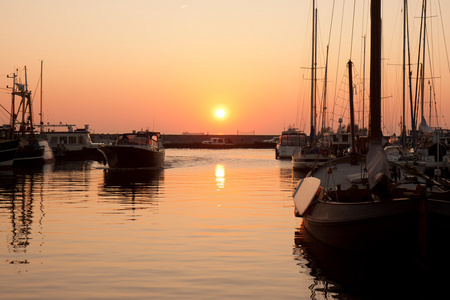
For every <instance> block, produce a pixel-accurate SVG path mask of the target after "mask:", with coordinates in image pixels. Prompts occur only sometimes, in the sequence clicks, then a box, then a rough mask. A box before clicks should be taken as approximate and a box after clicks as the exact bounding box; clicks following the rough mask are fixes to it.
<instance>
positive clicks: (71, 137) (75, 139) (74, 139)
mask: <svg viewBox="0 0 450 300" xmlns="http://www.w3.org/2000/svg"><path fill="white" fill-rule="evenodd" d="M76 143H77V137H76V136H69V144H76Z"/></svg>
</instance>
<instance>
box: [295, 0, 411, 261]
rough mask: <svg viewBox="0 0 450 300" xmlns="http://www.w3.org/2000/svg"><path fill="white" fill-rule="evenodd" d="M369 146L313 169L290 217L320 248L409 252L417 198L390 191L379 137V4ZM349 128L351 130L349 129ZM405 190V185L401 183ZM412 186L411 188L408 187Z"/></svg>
mask: <svg viewBox="0 0 450 300" xmlns="http://www.w3.org/2000/svg"><path fill="white" fill-rule="evenodd" d="M371 13H372V17H371V22H372V23H371V24H372V25H371V48H372V50H371V70H370V73H371V76H370V77H371V82H370V94H371V98H370V114H371V129H370V144H369V151H368V153H367V156H362V155H359V154H357V153H356V152H354V151H352V153H351V155H349V156H347V157H341V158H337V159H335V160H331V161H329V162H328V163H325V164H322V165H320V166H318V167H316V168H314V169H313V170H312V171H311V172H310V173H309V174H308V176H307V177H306V178H305V179H303V180H301V181H300V182H299V183H298V185H297V187H296V188H295V191H294V193H293V200H294V205H295V215H296V216H298V217H302V218H303V225H304V226H305V228H306V230H307V231H308V232H309V233H310V234H311V235H312V236H313V237H314V238H316V239H317V240H319V241H320V242H322V243H324V244H326V245H329V246H331V247H334V248H339V249H344V250H348V251H354V252H372V251H379V250H385V249H386V247H387V246H388V247H389V249H391V250H392V249H397V250H400V249H412V248H414V243H415V236H416V231H415V229H416V225H417V222H416V220H417V205H418V197H419V195H417V194H415V193H414V191H415V190H414V189H407V188H404V187H402V188H396V186H394V185H393V184H392V179H391V169H390V165H389V162H388V160H387V156H386V154H385V152H384V150H383V147H382V139H381V138H382V137H381V104H380V103H381V1H379V0H378V1H377V0H372V2H371ZM352 127H353V125H352ZM404 184H405V185H404V186H407V184H408V182H405V183H404ZM413 184H414V183H413Z"/></svg>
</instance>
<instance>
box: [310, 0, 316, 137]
mask: <svg viewBox="0 0 450 300" xmlns="http://www.w3.org/2000/svg"><path fill="white" fill-rule="evenodd" d="M312 3H313V5H312V6H313V9H312V42H311V45H312V46H311V47H312V48H311V116H310V117H311V134H310V139H311V142H312V141H313V140H314V136H315V132H314V48H315V43H314V41H315V10H316V1H315V0H313V2H312Z"/></svg>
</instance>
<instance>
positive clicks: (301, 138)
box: [275, 127, 307, 159]
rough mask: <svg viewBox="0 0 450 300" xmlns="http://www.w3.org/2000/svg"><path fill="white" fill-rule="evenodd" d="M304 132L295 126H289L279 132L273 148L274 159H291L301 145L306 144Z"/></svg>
mask: <svg viewBox="0 0 450 300" xmlns="http://www.w3.org/2000/svg"><path fill="white" fill-rule="evenodd" d="M306 144H307V137H306V134H305V133H304V132H302V131H300V130H298V129H297V128H294V127H289V128H288V130H284V131H282V132H281V135H280V138H279V140H278V143H277V146H276V149H275V158H276V159H292V156H293V155H294V154H295V153H297V152H299V151H300V149H301V147H303V146H306Z"/></svg>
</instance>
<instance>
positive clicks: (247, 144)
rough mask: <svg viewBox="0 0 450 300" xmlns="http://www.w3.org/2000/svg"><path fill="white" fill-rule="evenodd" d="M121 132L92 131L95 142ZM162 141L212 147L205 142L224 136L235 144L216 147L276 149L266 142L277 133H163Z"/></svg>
mask: <svg viewBox="0 0 450 300" xmlns="http://www.w3.org/2000/svg"><path fill="white" fill-rule="evenodd" d="M119 135H120V134H101V133H91V138H92V141H93V142H94V143H110V142H113V141H115V140H116V139H117V137H118V136H119ZM161 136H162V141H163V144H164V146H165V147H166V148H212V147H213V146H211V145H205V144H203V141H209V140H210V139H211V138H224V139H228V140H230V141H231V142H232V143H233V145H230V146H229V145H227V146H222V147H221V146H216V147H214V148H260V149H274V148H275V144H274V143H266V142H264V140H270V139H271V138H273V137H274V136H276V135H258V134H248V135H244V134H243V135H237V134H229V135H228V134H162V135H161Z"/></svg>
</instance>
